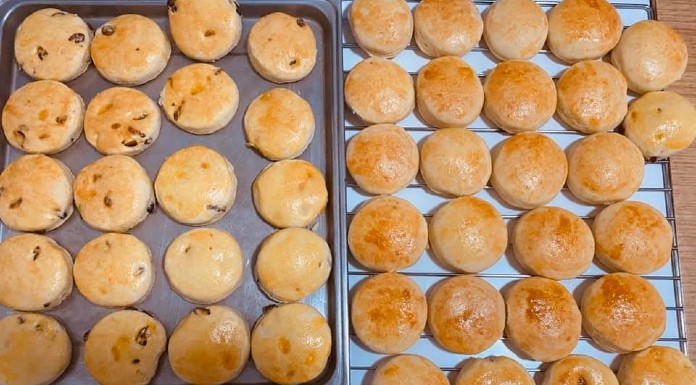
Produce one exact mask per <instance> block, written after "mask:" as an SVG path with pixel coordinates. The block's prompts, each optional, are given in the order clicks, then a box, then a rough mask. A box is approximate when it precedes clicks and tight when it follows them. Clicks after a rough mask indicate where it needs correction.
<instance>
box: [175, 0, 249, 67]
mask: <svg viewBox="0 0 696 385" xmlns="http://www.w3.org/2000/svg"><path fill="white" fill-rule="evenodd" d="M167 9H168V12H167V13H168V15H169V31H170V32H171V34H172V38H173V39H174V44H176V46H177V47H178V48H179V50H181V52H182V53H183V54H184V55H186V56H188V57H190V58H191V59H194V60H198V61H204V62H212V61H215V60H218V59H220V58H222V57H223V56H225V55H227V54H228V53H230V51H232V49H233V48H234V47H236V46H237V43H239V39H240V38H241V37H242V12H241V11H240V10H239V4H238V3H237V2H232V1H228V0H204V1H201V0H170V1H168V2H167Z"/></svg>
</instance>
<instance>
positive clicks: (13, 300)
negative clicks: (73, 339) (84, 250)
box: [0, 234, 73, 311]
mask: <svg viewBox="0 0 696 385" xmlns="http://www.w3.org/2000/svg"><path fill="white" fill-rule="evenodd" d="M72 267H73V262H72V257H71V256H70V253H68V251H67V250H65V249H64V248H63V247H61V246H60V245H58V244H57V243H56V242H55V241H54V240H52V239H51V238H48V237H45V236H43V235H37V234H21V235H16V236H13V237H11V238H7V239H5V240H4V241H3V242H2V243H0V304H1V305H2V306H5V307H7V308H10V309H14V310H19V311H43V310H48V309H52V308H54V307H56V306H58V305H60V304H61V303H62V302H63V300H65V299H66V298H68V296H70V293H72V290H73V278H72Z"/></svg>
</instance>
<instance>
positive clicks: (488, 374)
mask: <svg viewBox="0 0 696 385" xmlns="http://www.w3.org/2000/svg"><path fill="white" fill-rule="evenodd" d="M472 383H473V384H476V385H488V384H491V385H494V384H504V385H534V380H533V379H532V377H530V376H529V373H527V371H526V370H525V369H524V367H522V365H520V364H519V363H518V362H517V361H515V360H513V359H511V358H509V357H505V356H489V357H486V358H469V359H468V360H466V361H465V362H464V365H463V366H462V370H461V372H459V375H458V376H457V379H456V380H455V382H454V385H471V384H472Z"/></svg>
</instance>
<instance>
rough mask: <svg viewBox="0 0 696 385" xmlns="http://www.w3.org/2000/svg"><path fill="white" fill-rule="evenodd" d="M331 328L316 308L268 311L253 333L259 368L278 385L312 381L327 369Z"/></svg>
mask: <svg viewBox="0 0 696 385" xmlns="http://www.w3.org/2000/svg"><path fill="white" fill-rule="evenodd" d="M331 344H332V342H331V329H330V328H329V324H328V323H327V322H326V319H324V317H323V316H322V315H321V314H320V313H319V312H318V311H316V309H314V308H313V307H311V306H309V305H305V304H303V303H291V304H287V305H280V306H278V307H274V308H271V309H270V310H267V311H266V312H265V314H263V315H262V316H261V318H259V320H258V321H256V326H254V331H253V332H252V333H251V355H252V357H253V359H254V364H255V365H256V369H258V371H259V372H260V373H261V375H263V376H264V377H266V378H267V379H269V380H271V381H273V382H274V383H276V384H281V385H286V384H287V385H290V384H302V383H305V382H310V381H312V380H313V379H315V378H317V377H319V375H320V374H321V373H322V372H323V371H324V369H325V368H326V365H327V362H328V360H329V354H331Z"/></svg>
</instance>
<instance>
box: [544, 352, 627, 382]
mask: <svg viewBox="0 0 696 385" xmlns="http://www.w3.org/2000/svg"><path fill="white" fill-rule="evenodd" d="M578 384H583V385H619V381H618V380H617V379H616V375H615V374H614V372H612V370H611V369H610V368H609V367H608V366H606V365H604V363H602V361H599V360H598V359H596V358H593V357H590V356H584V355H572V356H568V357H566V358H564V359H562V360H560V361H556V362H554V363H553V364H552V365H551V366H550V367H549V368H548V369H546V373H545V374H544V380H543V382H542V383H541V385H578Z"/></svg>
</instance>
